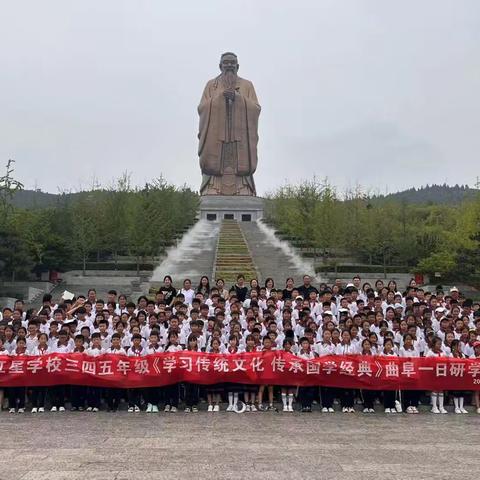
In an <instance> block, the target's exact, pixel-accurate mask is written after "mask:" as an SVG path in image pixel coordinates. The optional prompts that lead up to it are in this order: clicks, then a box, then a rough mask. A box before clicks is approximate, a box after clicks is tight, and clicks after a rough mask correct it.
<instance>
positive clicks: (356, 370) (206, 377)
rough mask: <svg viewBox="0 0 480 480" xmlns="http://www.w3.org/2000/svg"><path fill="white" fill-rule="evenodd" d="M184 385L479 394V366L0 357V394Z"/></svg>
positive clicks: (257, 357)
mask: <svg viewBox="0 0 480 480" xmlns="http://www.w3.org/2000/svg"><path fill="white" fill-rule="evenodd" d="M179 382H190V383H197V384H203V385H208V384H214V383H224V382H232V383H248V384H257V385H260V384H264V385H292V386H294V385H295V386H296V385H298V386H328V387H340V388H359V389H372V390H480V358H479V359H478V360H476V359H454V358H398V357H372V356H362V355H345V356H339V355H332V356H325V357H320V358H315V359H313V360H303V359H301V358H299V357H296V356H295V355H292V354H289V353H286V352H283V351H268V352H252V353H239V354H234V355H217V354H211V353H197V352H189V351H183V352H176V353H158V354H153V355H147V356H145V357H127V356H125V355H111V354H104V355H100V356H98V357H91V356H89V355H86V354H81V353H62V354H55V353H53V354H49V355H44V356H0V388H1V387H15V386H50V385H67V384H70V385H92V386H98V387H116V388H137V387H154V386H162V385H169V384H172V383H179Z"/></svg>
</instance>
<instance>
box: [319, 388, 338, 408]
mask: <svg viewBox="0 0 480 480" xmlns="http://www.w3.org/2000/svg"><path fill="white" fill-rule="evenodd" d="M320 395H321V397H322V407H323V408H333V399H334V398H335V397H334V395H335V391H334V389H333V388H331V387H321V388H320Z"/></svg>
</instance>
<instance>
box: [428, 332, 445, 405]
mask: <svg viewBox="0 0 480 480" xmlns="http://www.w3.org/2000/svg"><path fill="white" fill-rule="evenodd" d="M442 343H443V342H442V339H441V338H440V337H434V338H433V340H432V344H431V345H432V348H431V349H430V350H429V351H428V353H427V357H449V356H450V354H448V353H446V352H444V351H443V350H442ZM431 398H432V410H431V412H432V413H437V414H438V413H443V414H446V413H448V412H447V410H446V409H445V407H444V392H443V391H435V392H433V391H432V394H431Z"/></svg>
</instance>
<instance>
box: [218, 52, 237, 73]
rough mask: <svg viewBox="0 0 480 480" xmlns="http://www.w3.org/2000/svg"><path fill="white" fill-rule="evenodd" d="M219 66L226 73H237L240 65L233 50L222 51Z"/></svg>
mask: <svg viewBox="0 0 480 480" xmlns="http://www.w3.org/2000/svg"><path fill="white" fill-rule="evenodd" d="M219 67H220V70H221V71H222V73H226V72H233V73H237V72H238V67H239V65H238V59H237V56H236V55H235V54H234V53H232V52H225V53H222V56H221V57H220V65H219Z"/></svg>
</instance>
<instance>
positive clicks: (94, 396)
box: [87, 387, 102, 408]
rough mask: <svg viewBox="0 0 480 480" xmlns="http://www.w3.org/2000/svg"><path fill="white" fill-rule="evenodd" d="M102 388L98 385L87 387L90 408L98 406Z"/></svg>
mask: <svg viewBox="0 0 480 480" xmlns="http://www.w3.org/2000/svg"><path fill="white" fill-rule="evenodd" d="M101 393H102V389H101V388H99V387H88V393H87V403H88V406H89V407H91V408H100V398H101Z"/></svg>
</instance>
